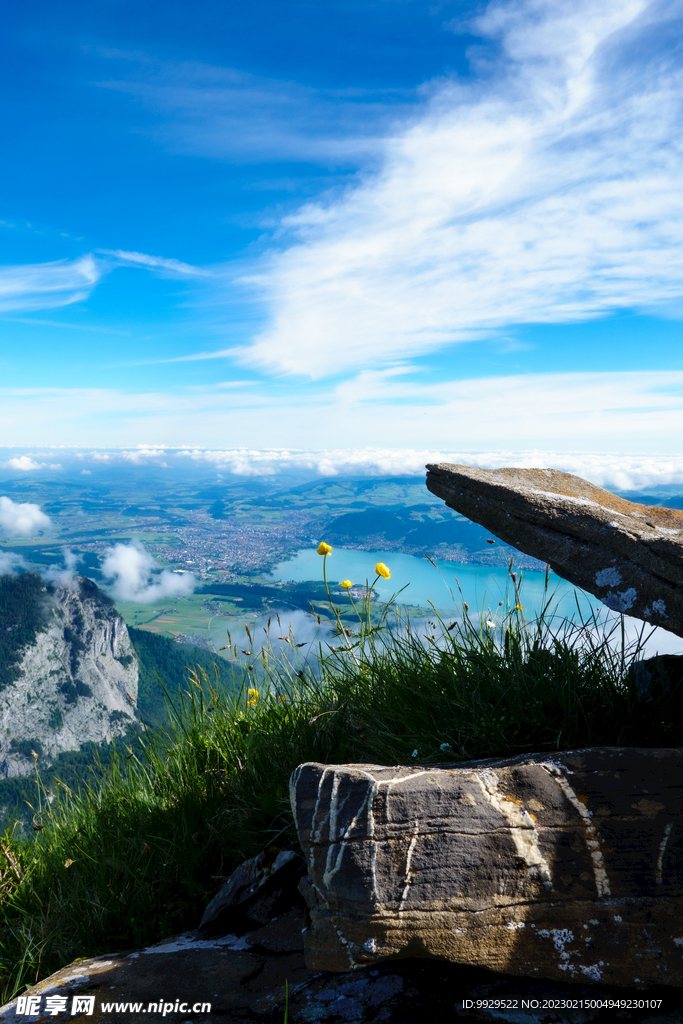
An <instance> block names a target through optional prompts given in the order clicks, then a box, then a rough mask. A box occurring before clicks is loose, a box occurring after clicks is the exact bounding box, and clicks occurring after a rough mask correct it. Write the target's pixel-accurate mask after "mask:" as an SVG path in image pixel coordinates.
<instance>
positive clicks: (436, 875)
mask: <svg viewBox="0 0 683 1024" xmlns="http://www.w3.org/2000/svg"><path fill="white" fill-rule="evenodd" d="M290 785H291V799H292V806H293V808H294V809H295V815H296V823H297V829H298V832H299V839H300V842H301V846H302V848H303V850H304V852H305V855H306V858H307V861H308V872H309V877H308V879H304V880H303V881H302V883H301V885H300V887H301V891H302V892H303V894H304V896H305V897H306V900H307V902H308V906H309V914H310V926H309V927H308V928H307V930H306V931H305V932H304V940H305V949H306V962H307V964H308V966H309V967H310V968H312V969H314V970H326V971H349V970H352V971H355V970H357V969H358V968H360V967H365V966H367V965H370V964H376V963H379V962H381V961H384V960H387V959H390V958H395V957H436V958H439V959H443V960H451V961H455V962H457V963H461V964H469V965H471V966H477V967H483V968H487V969H490V970H494V971H499V972H502V973H506V974H513V975H525V976H529V977H533V978H550V979H554V980H557V981H562V980H564V981H573V982H581V983H587V984H591V983H596V984H598V983H599V984H602V985H605V984H611V985H618V986H629V985H631V986H638V985H654V984H666V985H673V986H681V987H683V804H682V800H681V797H682V796H683V750H681V749H673V750H671V749H669V750H667V749H655V750H650V749H648V750H643V749H633V748H611V747H602V748H592V749H588V750H579V751H570V752H565V753H557V754H552V755H548V754H537V755H533V754H526V755H522V756H520V757H516V758H509V759H503V760H487V761H479V762H469V763H466V764H459V765H457V766H446V767H444V766H439V767H438V768H433V767H422V768H420V767H416V766H411V767H395V768H386V767H381V766H377V765H323V764H316V763H307V764H303V765H300V766H299V767H298V768H297V769H296V771H295V772H294V773H293V775H292V779H291V783H290Z"/></svg>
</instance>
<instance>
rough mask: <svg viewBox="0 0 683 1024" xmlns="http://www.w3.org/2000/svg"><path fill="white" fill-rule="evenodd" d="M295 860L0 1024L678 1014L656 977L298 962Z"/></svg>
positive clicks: (577, 1020)
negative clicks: (627, 981)
mask: <svg viewBox="0 0 683 1024" xmlns="http://www.w3.org/2000/svg"><path fill="white" fill-rule="evenodd" d="M301 864H302V861H301V858H300V857H299V856H298V854H296V853H294V852H293V851H282V852H277V851H272V850H270V851H264V853H262V854H259V856H258V857H254V858H252V859H251V860H248V861H245V862H244V864H241V865H240V866H239V867H238V868H237V870H236V871H235V872H234V874H233V875H232V876H231V878H229V879H228V881H227V882H226V883H225V885H224V886H223V888H222V889H221V890H220V892H219V894H218V896H217V897H216V898H215V899H214V900H212V901H211V903H210V904H209V906H208V907H207V909H206V912H205V914H204V917H203V919H202V922H203V923H202V925H201V927H200V929H199V931H192V932H186V933H184V934H182V935H176V936H173V937H171V938H168V939H165V940H164V941H163V942H159V943H156V944H154V945H150V946H146V947H144V948H142V949H136V950H132V951H128V952H122V953H109V954H107V955H106V956H97V957H92V958H89V959H80V960H77V961H75V962H74V963H72V964H69V966H68V967H64V968H63V969H62V970H60V971H57V972H56V973H55V974H53V975H51V976H50V977H48V978H45V979H44V980H43V981H41V982H39V983H38V984H37V985H34V986H33V987H32V988H30V989H28V990H27V991H26V992H23V993H22V994H21V996H20V997H16V998H14V999H13V1000H12V1001H11V1002H10V1003H9V1004H7V1005H6V1006H4V1007H0V1022H2V1024H26V1022H27V1021H35V1022H37V1024H43V1022H47V1021H57V1022H59V1021H65V1022H66V1021H69V1022H71V1024H75V1022H77V1021H82V1022H84V1024H85V1022H86V1021H98V1022H99V1024H120V1022H121V1021H123V1020H129V1021H133V1022H134V1021H145V1024H167V1022H168V1021H169V1020H176V1021H180V1022H181V1024H189V1022H193V1024H283V1021H285V1020H288V1021H289V1022H290V1024H368V1022H369V1021H372V1022H373V1024H374V1022H378V1024H380V1022H387V1024H415V1021H420V1020H423V1019H424V1018H425V1017H426V1016H427V1015H429V1016H430V1017H431V1018H432V1019H435V1020H448V1021H450V1020H453V1019H460V1018H466V1019H468V1020H476V1021H482V1022H484V1021H486V1022H488V1024H491V1022H494V1024H496V1022H498V1024H521V1022H524V1024H550V1022H552V1024H588V1022H596V1024H603V1022H604V1024H607V1022H613V1021H614V1019H615V1018H614V1015H613V1014H614V1007H615V1006H619V1007H621V1009H619V1011H618V1017H619V1020H620V1021H632V1022H637V1024H680V1021H681V1020H683V990H681V989H675V988H671V987H665V986H658V987H656V988H652V987H649V988H647V989H646V990H645V989H643V987H642V986H641V991H638V992H633V990H628V989H619V988H615V987H614V986H610V987H609V988H608V989H603V988H602V986H600V985H598V986H595V985H592V986H591V987H590V988H589V987H588V985H587V984H586V985H584V984H581V983H576V982H574V984H572V985H568V984H567V983H566V982H553V981H544V980H541V979H539V978H519V977H514V976H510V975H504V974H493V973H492V972H491V971H488V970H486V969H484V968H476V967H471V966H467V965H462V964H457V963H449V962H447V961H439V960H427V959H425V958H424V957H423V958H414V959H402V960H392V961H389V962H387V963H383V964H378V965H377V966H376V967H371V968H369V969H368V970H365V971H356V970H353V971H352V970H347V971H341V972H329V971H317V970H312V969H311V968H309V967H307V965H306V963H305V961H304V951H303V936H305V935H306V934H307V926H306V924H305V918H304V910H303V907H302V905H301V902H302V901H301V896H300V893H299V892H298V889H297V883H298V879H299V877H300V875H301V871H300V867H301ZM267 914H270V915H271V916H270V917H269V918H268V920H267V923H265V924H264V923H261V922H262V921H263V920H264V916H266V915H267ZM226 928H229V929H231V931H229V932H228V933H226V934H223V931H224V929H226ZM245 928H246V931H245ZM235 929H236V930H237V931H239V932H240V934H236V933H235Z"/></svg>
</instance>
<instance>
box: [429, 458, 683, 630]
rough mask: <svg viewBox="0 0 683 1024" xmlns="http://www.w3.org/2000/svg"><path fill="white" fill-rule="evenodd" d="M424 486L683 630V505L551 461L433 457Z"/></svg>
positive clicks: (561, 570)
mask: <svg viewBox="0 0 683 1024" xmlns="http://www.w3.org/2000/svg"><path fill="white" fill-rule="evenodd" d="M426 483H427V488H428V489H429V490H430V491H431V492H432V494H436V495H437V496H438V497H439V498H442V499H443V500H444V501H445V502H446V504H447V505H448V506H449V507H450V508H452V509H455V510H456V512H460V513H461V514H462V515H464V516H467V518H468V519H471V520H472V521H473V522H475V523H479V524H480V525H481V526H484V527H486V529H488V530H490V531H491V533H493V534H495V535H496V536H497V537H500V539H501V540H504V541H505V542H506V543H507V544H511V545H512V546H513V547H516V548H518V549H519V550H520V551H523V552H524V553H525V554H527V555H533V556H534V557H535V558H538V559H540V560H541V561H542V562H546V563H547V564H548V565H550V567H551V568H552V569H553V571H554V572H556V573H557V574H558V576H562V577H563V578H564V579H566V580H569V581H570V582H571V583H573V584H575V585H576V586H577V587H581V588H582V589H583V590H587V591H588V592H589V593H590V594H594V595H595V597H597V598H599V599H600V600H601V601H602V602H603V603H604V604H605V605H607V607H608V608H612V609H614V610H615V611H618V612H627V613H628V614H629V615H633V616H635V617H636V618H640V619H644V620H645V621H646V622H650V623H652V624H653V625H655V626H662V627H663V628H664V629H667V630H670V631H671V632H672V633H676V634H677V635H678V636H683V513H682V512H678V511H676V510H675V509H669V508H653V507H651V506H649V505H639V504H637V503H636V502H633V501H626V500H625V499H624V498H619V497H617V496H616V495H615V494H611V493H610V492H609V491H605V490H603V489H602V488H601V487H595V486H594V485H593V484H591V483H589V482H588V481H587V480H583V479H582V478H581V477H579V476H573V475H572V474H571V473H561V472H559V471H557V470H554V469H478V468H475V467H472V466H461V465H451V464H449V463H439V464H435V465H428V466H427V481H426Z"/></svg>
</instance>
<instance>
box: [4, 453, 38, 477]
mask: <svg viewBox="0 0 683 1024" xmlns="http://www.w3.org/2000/svg"><path fill="white" fill-rule="evenodd" d="M5 465H6V466H7V468H8V469H19V470H22V471H23V472H25V473H30V472H31V471H32V470H34V469H40V468H41V465H40V463H39V462H36V461H35V459H32V458H31V457H30V455H16V456H15V457H14V458H13V459H8V460H7V462H6V463H5Z"/></svg>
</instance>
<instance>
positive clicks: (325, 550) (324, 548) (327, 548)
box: [316, 540, 332, 555]
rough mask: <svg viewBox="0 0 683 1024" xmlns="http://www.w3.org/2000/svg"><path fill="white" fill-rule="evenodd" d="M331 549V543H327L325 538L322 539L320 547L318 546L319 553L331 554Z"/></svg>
mask: <svg viewBox="0 0 683 1024" xmlns="http://www.w3.org/2000/svg"><path fill="white" fill-rule="evenodd" d="M331 550H332V548H331V547H330V545H329V544H326V543H325V541H324V540H321V541H320V544H318V547H317V548H316V551H317V552H318V554H319V555H329V553H330V551H331Z"/></svg>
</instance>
